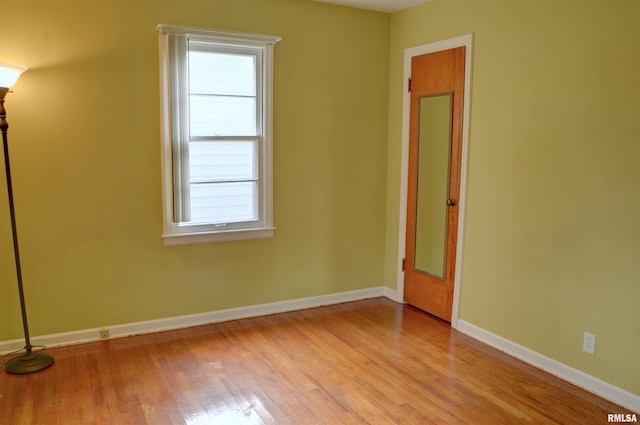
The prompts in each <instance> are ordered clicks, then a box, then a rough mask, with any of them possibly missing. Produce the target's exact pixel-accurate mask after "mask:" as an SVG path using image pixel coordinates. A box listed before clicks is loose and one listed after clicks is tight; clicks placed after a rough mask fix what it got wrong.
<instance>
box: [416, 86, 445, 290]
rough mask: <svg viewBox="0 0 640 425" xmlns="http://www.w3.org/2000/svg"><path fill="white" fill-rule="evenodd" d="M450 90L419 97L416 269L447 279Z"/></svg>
mask: <svg viewBox="0 0 640 425" xmlns="http://www.w3.org/2000/svg"><path fill="white" fill-rule="evenodd" d="M450 142H451V93H446V94H438V95H433V96H425V97H422V98H420V108H419V123H418V182H417V194H416V196H417V201H416V239H415V240H416V246H415V256H414V258H415V260H414V266H413V267H414V269H416V270H418V271H422V272H425V273H428V274H430V275H432V276H434V277H437V278H440V279H444V270H445V254H446V242H447V209H448V206H447V198H448V192H449V152H450V147H449V146H450Z"/></svg>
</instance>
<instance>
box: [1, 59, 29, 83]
mask: <svg viewBox="0 0 640 425" xmlns="http://www.w3.org/2000/svg"><path fill="white" fill-rule="evenodd" d="M26 70H27V67H26V66H22V65H16V64H13V63H7V62H0V87H6V88H10V87H11V86H13V85H14V84H15V83H16V81H18V77H20V74H22V73H23V72H25V71H26Z"/></svg>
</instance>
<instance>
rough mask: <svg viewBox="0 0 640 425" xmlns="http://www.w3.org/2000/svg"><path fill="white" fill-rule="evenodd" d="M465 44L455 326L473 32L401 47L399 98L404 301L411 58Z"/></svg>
mask: <svg viewBox="0 0 640 425" xmlns="http://www.w3.org/2000/svg"><path fill="white" fill-rule="evenodd" d="M462 46H464V47H466V49H465V64H464V106H463V108H464V109H463V117H462V161H461V164H460V199H459V200H458V205H459V213H458V214H459V215H458V240H457V246H456V267H455V277H454V282H453V308H452V312H451V327H453V328H454V329H456V328H457V322H458V316H459V308H460V286H461V282H462V261H463V252H464V249H463V248H464V241H465V240H464V230H465V222H466V220H465V218H466V211H467V209H466V205H467V170H468V159H469V111H470V99H471V69H472V67H471V62H472V57H473V34H466V35H461V36H459V37H454V38H449V39H446V40H441V41H436V42H433V43H428V44H423V45H420V46H416V47H410V48H407V49H405V50H404V74H403V78H404V79H403V82H404V84H403V92H404V93H403V99H402V153H401V155H402V156H401V162H400V219H399V223H398V262H397V268H398V273H397V281H396V288H397V290H396V296H397V299H398V300H399V301H400V302H404V271H403V270H402V260H403V258H404V257H405V243H406V232H407V190H408V174H409V114H410V108H411V93H409V91H408V90H407V85H406V84H408V81H409V78H410V77H411V59H412V58H413V57H414V56H421V55H425V54H428V53H434V52H439V51H442V50H449V49H454V48H456V47H462Z"/></svg>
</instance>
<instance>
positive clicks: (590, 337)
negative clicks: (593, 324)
mask: <svg viewBox="0 0 640 425" xmlns="http://www.w3.org/2000/svg"><path fill="white" fill-rule="evenodd" d="M582 351H584V352H585V353H589V354H595V352H596V336H595V335H594V334H590V333H589V332H585V333H584V340H583V342H582Z"/></svg>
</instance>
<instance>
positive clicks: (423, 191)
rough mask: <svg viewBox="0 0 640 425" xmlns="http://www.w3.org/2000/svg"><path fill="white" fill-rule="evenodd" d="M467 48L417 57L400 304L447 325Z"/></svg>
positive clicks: (413, 74) (413, 64)
mask: <svg viewBox="0 0 640 425" xmlns="http://www.w3.org/2000/svg"><path fill="white" fill-rule="evenodd" d="M464 72H465V47H458V48H455V49H449V50H444V51H439V52H435V53H429V54H425V55H421V56H415V57H413V58H412V62H411V80H410V91H411V96H410V97H411V105H410V119H409V121H410V127H409V169H408V173H409V176H408V194H407V229H406V247H405V260H404V263H403V267H404V272H405V275H404V298H405V301H407V302H408V303H409V304H411V305H414V306H416V307H418V308H420V309H422V310H425V311H427V312H429V313H431V314H433V315H435V316H438V317H440V318H442V319H444V320H447V321H449V322H450V321H451V312H452V307H453V288H454V278H455V268H456V267H455V265H456V245H457V234H458V212H459V207H458V199H459V196H460V169H461V157H462V123H463V110H464V79H465V78H464V77H465V75H464Z"/></svg>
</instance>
